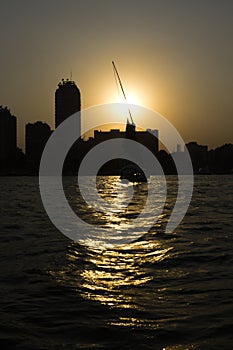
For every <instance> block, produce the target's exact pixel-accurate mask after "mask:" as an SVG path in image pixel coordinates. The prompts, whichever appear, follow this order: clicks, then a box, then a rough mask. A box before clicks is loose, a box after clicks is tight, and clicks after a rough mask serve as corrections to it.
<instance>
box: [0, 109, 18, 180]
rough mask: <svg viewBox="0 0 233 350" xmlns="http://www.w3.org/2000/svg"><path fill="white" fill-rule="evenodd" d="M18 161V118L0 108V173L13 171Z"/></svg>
mask: <svg viewBox="0 0 233 350" xmlns="http://www.w3.org/2000/svg"><path fill="white" fill-rule="evenodd" d="M15 159H16V117H15V116H14V115H12V114H11V112H10V110H9V109H8V108H7V107H2V106H0V173H1V172H3V173H4V172H6V171H9V170H13V169H14V166H15Z"/></svg>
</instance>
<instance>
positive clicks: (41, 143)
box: [25, 122, 52, 172]
mask: <svg viewBox="0 0 233 350" xmlns="http://www.w3.org/2000/svg"><path fill="white" fill-rule="evenodd" d="M51 133H52V131H51V129H50V126H49V125H48V124H46V123H42V122H36V123H33V124H32V123H29V124H27V125H26V133H25V150H26V158H27V162H28V168H29V169H30V170H31V171H33V172H37V171H38V169H39V164H40V159H41V155H42V152H43V150H44V147H45V144H46V142H47V141H48V138H49V137H50V135H51Z"/></svg>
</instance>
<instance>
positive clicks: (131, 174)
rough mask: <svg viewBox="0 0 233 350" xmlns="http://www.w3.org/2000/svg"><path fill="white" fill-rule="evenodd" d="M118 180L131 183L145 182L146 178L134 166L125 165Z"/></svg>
mask: <svg viewBox="0 0 233 350" xmlns="http://www.w3.org/2000/svg"><path fill="white" fill-rule="evenodd" d="M120 179H121V180H127V181H129V182H133V183H140V182H147V178H146V176H145V174H144V172H143V171H142V170H141V169H140V168H139V167H137V166H136V165H135V166H132V165H127V166H125V167H124V168H122V169H121V174H120Z"/></svg>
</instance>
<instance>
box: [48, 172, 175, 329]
mask: <svg viewBox="0 0 233 350" xmlns="http://www.w3.org/2000/svg"><path fill="white" fill-rule="evenodd" d="M118 184H119V177H105V178H104V180H103V178H102V177H101V178H100V181H99V184H98V183H97V187H98V190H99V193H100V195H101V196H102V197H104V198H105V200H108V201H113V200H115V204H116V211H115V212H113V213H111V215H109V216H107V215H105V216H101V220H99V219H98V218H99V215H100V213H97V212H94V211H93V212H90V208H89V207H88V206H87V207H86V209H84V207H83V203H82V202H81V199H80V198H79V197H77V196H75V195H73V196H72V195H71V196H70V199H71V205H72V206H73V209H74V210H75V209H76V211H78V208H79V209H80V208H82V214H83V215H84V217H85V216H86V218H87V219H88V221H89V222H90V221H92V220H93V219H92V218H90V216H91V217H92V216H94V222H98V220H99V221H100V222H101V224H102V225H104V226H105V227H108V228H109V229H111V227H114V228H116V227H117V226H118V227H119V228H120V227H121V228H122V226H124V225H125V224H126V223H128V221H130V220H133V218H134V217H135V216H136V215H137V214H139V213H140V210H141V209H142V207H143V204H144V200H145V194H146V186H147V184H141V185H140V186H136V187H135V188H134V196H133V198H132V201H131V202H130V204H129V205H128V207H127V208H126V210H125V211H124V212H123V213H122V207H121V206H122V202H123V201H124V195H123V194H122V195H121V196H120V198H118V199H117V200H116V198H117V185H118ZM75 186H76V185H75V184H74V183H72V182H70V183H68V184H66V186H64V187H65V188H66V193H67V194H66V195H67V198H68V197H69V193H73V192H74V189H75ZM174 193H175V191H174ZM157 195H158V197H159V193H158V194H157ZM173 204H174V203H173ZM173 204H171V207H172V205H173ZM166 219H167V214H166V213H163V214H161V215H160V216H159V219H158V222H157V224H156V230H157V229H159V227H161V226H162V225H163V223H164V222H165V221H166ZM172 250H173V247H172V245H168V244H167V242H166V244H163V243H161V242H160V241H159V240H157V239H156V232H155V231H154V232H151V233H148V234H147V235H145V236H144V237H141V238H140V239H139V240H137V241H136V242H132V243H129V244H124V245H120V246H114V245H111V246H108V247H103V246H98V244H96V242H92V241H91V240H89V241H87V242H86V244H84V245H81V244H79V243H73V244H72V245H71V246H70V248H69V250H68V252H67V256H66V264H65V265H64V266H63V267H62V269H61V270H59V271H54V272H52V274H53V275H54V277H55V278H56V280H57V281H58V282H59V283H62V284H63V285H65V286H68V287H70V288H72V289H73V290H75V291H76V292H77V293H78V294H79V295H81V296H82V297H83V298H84V299H88V300H92V301H95V302H100V303H101V304H103V305H106V306H108V307H111V308H123V309H134V310H137V309H138V310H142V309H143V308H144V307H148V305H149V303H150V300H151V298H153V294H154V293H156V298H160V292H162V291H161V290H159V288H158V289H157V290H156V291H155V290H153V291H151V290H150V288H147V289H144V290H143V292H142V288H143V286H145V285H146V284H147V285H149V284H150V282H151V281H153V280H154V278H155V276H154V273H153V269H151V266H155V265H156V264H157V263H160V262H161V261H163V260H164V259H169V255H170V253H171V251H172ZM154 297H155V296H154ZM115 323H119V325H120V324H121V325H123V324H124V325H125V326H130V325H134V326H137V325H138V326H139V325H141V326H142V324H144V326H146V324H148V323H150V326H151V327H157V323H156V322H155V324H154V325H153V322H152V321H151V320H150V321H149V320H146V319H144V320H143V319H140V318H132V317H126V318H125V319H119V320H118V321H113V324H115Z"/></svg>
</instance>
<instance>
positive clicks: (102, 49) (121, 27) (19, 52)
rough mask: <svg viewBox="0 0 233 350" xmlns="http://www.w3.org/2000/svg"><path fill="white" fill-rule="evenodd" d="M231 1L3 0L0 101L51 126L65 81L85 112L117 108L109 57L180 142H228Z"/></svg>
mask: <svg viewBox="0 0 233 350" xmlns="http://www.w3.org/2000/svg"><path fill="white" fill-rule="evenodd" d="M232 23H233V2H231V1H228V0H221V1H220V0H202V1H201V0H196V1H187V0H153V1H152V0H145V1H138V0H124V1H123V0H118V1H117V2H116V1H112V0H109V1H105V0H99V1H91V0H85V1H84V0H82V1H81V0H66V1H65V0H49V1H45V0H41V1H36V0H34V1H31V0H21V1H17V0H10V1H7V0H3V1H1V23H0V26H1V28H0V47H1V61H0V62H1V64H0V70H1V85H0V100H1V101H0V104H1V105H4V106H5V105H6V106H8V107H9V108H10V109H11V112H12V113H13V114H14V115H16V116H17V120H18V144H19V146H20V147H23V144H24V126H25V123H28V122H34V121H37V120H42V121H45V122H47V123H48V124H49V125H50V126H51V127H52V128H54V93H55V90H56V88H57V84H58V83H59V81H60V80H61V79H62V78H67V77H68V78H69V77H70V72H71V70H72V77H73V80H75V82H76V83H77V85H78V87H79V88H80V90H81V94H82V95H81V97H82V108H86V107H91V106H93V105H96V104H101V103H108V102H116V100H117V87H116V83H115V80H114V75H113V70H112V66H111V61H112V60H115V62H116V64H117V68H118V70H119V73H120V76H121V79H122V81H123V84H124V87H125V91H126V94H127V96H128V98H129V100H130V97H132V98H133V99H134V100H133V102H138V103H139V104H142V105H143V106H146V107H148V108H151V109H154V110H156V111H158V112H159V113H161V114H162V115H163V116H164V117H166V118H167V119H168V120H169V121H170V122H171V123H172V124H173V125H174V126H175V127H176V128H177V130H178V131H179V133H180V134H181V136H182V137H183V138H184V140H185V141H186V142H188V141H192V140H196V141H198V142H199V143H201V144H208V145H209V146H210V148H211V147H216V146H218V145H221V144H223V143H227V142H233V137H232V129H233V45H232V42H233V26H232Z"/></svg>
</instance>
